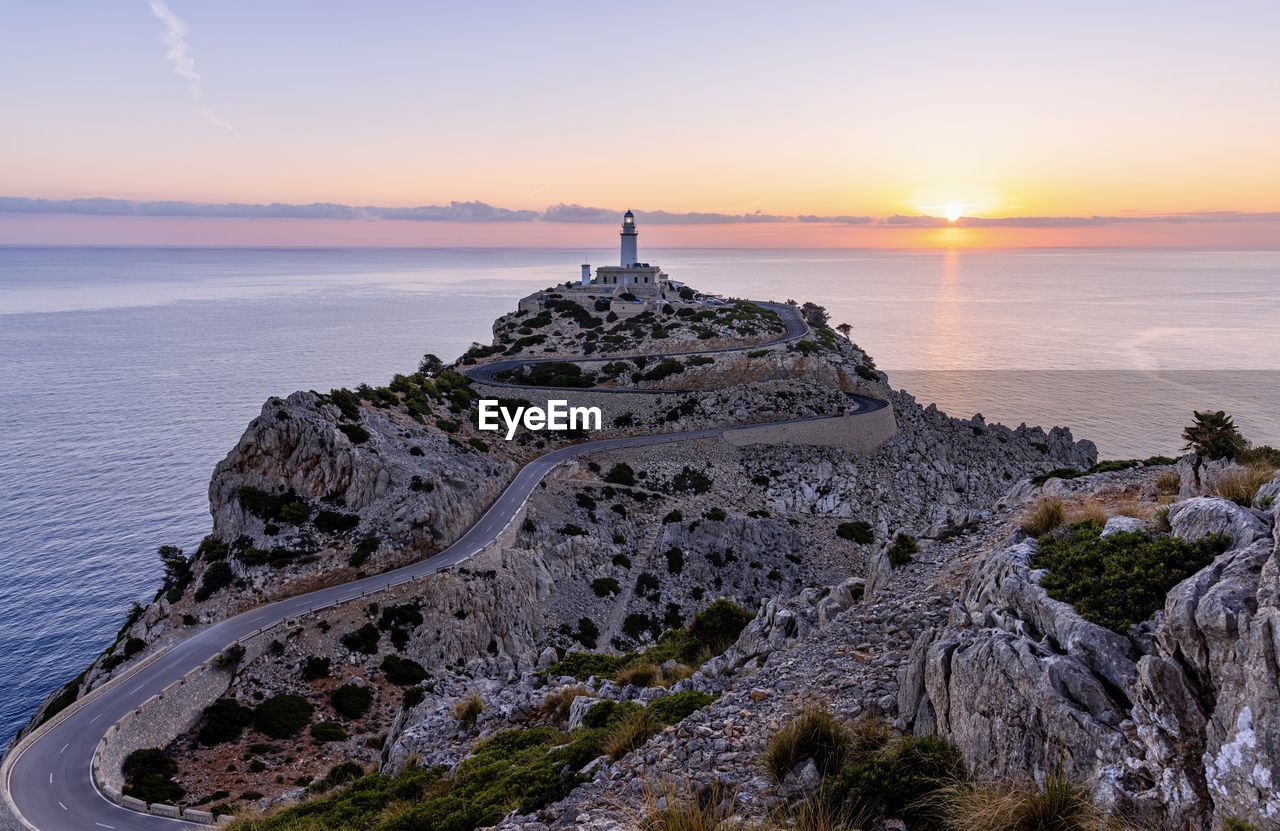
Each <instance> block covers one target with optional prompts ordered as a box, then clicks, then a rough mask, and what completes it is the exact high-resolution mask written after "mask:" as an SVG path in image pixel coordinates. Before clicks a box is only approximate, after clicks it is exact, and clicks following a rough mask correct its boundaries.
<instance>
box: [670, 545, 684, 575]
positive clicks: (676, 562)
mask: <svg viewBox="0 0 1280 831" xmlns="http://www.w3.org/2000/svg"><path fill="white" fill-rule="evenodd" d="M667 571H669V572H671V573H672V574H679V573H680V572H682V571H684V552H683V551H681V550H680V549H679V548H676V547H674V546H673V547H671V548H668V549H667Z"/></svg>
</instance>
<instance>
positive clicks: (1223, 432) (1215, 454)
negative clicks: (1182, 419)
mask: <svg viewBox="0 0 1280 831" xmlns="http://www.w3.org/2000/svg"><path fill="white" fill-rule="evenodd" d="M1193 415H1194V417H1195V423H1194V424H1192V425H1191V426H1190V427H1187V428H1186V429H1185V430H1183V431H1182V438H1184V439H1186V441H1187V444H1186V449H1187V450H1193V451H1195V453H1196V455H1197V456H1202V457H1204V458H1206V459H1234V458H1235V457H1236V456H1237V455H1239V454H1240V453H1242V452H1243V451H1245V450H1247V449H1249V442H1248V441H1247V440H1246V439H1245V437H1244V436H1242V435H1240V431H1239V430H1238V429H1237V428H1236V424H1235V421H1234V420H1233V419H1232V418H1231V416H1229V415H1227V414H1226V413H1225V412H1223V411H1222V410H1218V411H1217V412H1213V411H1210V410H1204V411H1200V410H1197V411H1195V413H1194V414H1193Z"/></svg>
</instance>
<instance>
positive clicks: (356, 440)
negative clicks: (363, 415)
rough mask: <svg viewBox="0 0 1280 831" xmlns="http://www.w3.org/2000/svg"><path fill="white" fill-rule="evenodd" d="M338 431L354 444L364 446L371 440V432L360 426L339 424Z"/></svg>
mask: <svg viewBox="0 0 1280 831" xmlns="http://www.w3.org/2000/svg"><path fill="white" fill-rule="evenodd" d="M338 429H339V430H341V431H342V432H343V434H344V435H345V436H346V437H347V438H348V439H350V440H351V443H352V444H364V443H365V442H367V441H368V440H369V431H368V430H366V429H364V428H363V427H361V426H360V425H359V424H339V425H338Z"/></svg>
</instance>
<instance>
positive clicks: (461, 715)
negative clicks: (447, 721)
mask: <svg viewBox="0 0 1280 831" xmlns="http://www.w3.org/2000/svg"><path fill="white" fill-rule="evenodd" d="M484 710H485V707H484V700H483V699H482V698H480V696H478V695H476V694H475V693H471V695H468V696H467V697H465V698H460V699H458V700H457V701H455V702H453V717H454V718H455V719H457V720H458V721H459V722H461V723H462V724H465V725H467V726H468V727H470V726H471V725H473V724H475V723H476V719H478V718H479V717H480V714H481V713H483V712H484Z"/></svg>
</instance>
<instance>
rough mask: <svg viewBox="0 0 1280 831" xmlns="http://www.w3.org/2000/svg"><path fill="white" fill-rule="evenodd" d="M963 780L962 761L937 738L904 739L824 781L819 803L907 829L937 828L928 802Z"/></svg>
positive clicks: (936, 813)
mask: <svg viewBox="0 0 1280 831" xmlns="http://www.w3.org/2000/svg"><path fill="white" fill-rule="evenodd" d="M963 776H964V762H963V760H962V759H961V758H960V753H959V751H957V750H956V749H955V747H953V746H952V745H950V744H948V743H947V742H944V741H943V740H941V739H939V738H937V737H936V736H903V737H900V738H898V739H897V740H895V741H893V742H890V743H888V744H887V745H886V746H885V748H884V749H883V750H882V751H881V753H880V754H878V755H877V756H876V757H874V758H871V759H869V760H867V761H864V762H862V763H859V764H852V765H849V766H848V767H846V768H844V769H843V770H841V771H840V773H839V774H838V775H836V776H834V777H832V779H830V780H829V781H828V782H827V787H826V788H825V789H824V790H825V792H824V798H825V799H826V800H829V802H830V804H831V805H832V807H833V808H835V809H836V810H837V811H841V812H843V813H845V814H846V815H848V816H871V817H878V818H893V819H900V820H903V821H904V822H906V824H907V827H908V828H937V827H939V825H940V817H939V813H940V810H939V807H938V805H937V804H936V803H935V802H934V801H933V800H931V799H930V798H929V797H930V796H931V795H933V794H935V793H936V792H938V791H940V790H941V789H942V788H944V787H947V786H948V785H950V784H952V783H953V782H955V781H957V780H958V779H960V778H961V777H963Z"/></svg>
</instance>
